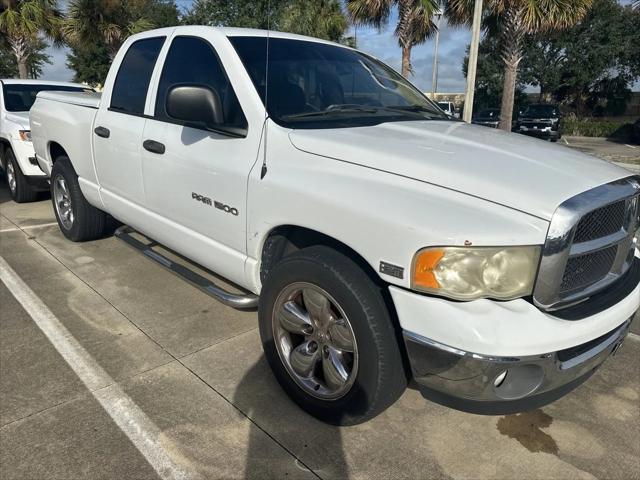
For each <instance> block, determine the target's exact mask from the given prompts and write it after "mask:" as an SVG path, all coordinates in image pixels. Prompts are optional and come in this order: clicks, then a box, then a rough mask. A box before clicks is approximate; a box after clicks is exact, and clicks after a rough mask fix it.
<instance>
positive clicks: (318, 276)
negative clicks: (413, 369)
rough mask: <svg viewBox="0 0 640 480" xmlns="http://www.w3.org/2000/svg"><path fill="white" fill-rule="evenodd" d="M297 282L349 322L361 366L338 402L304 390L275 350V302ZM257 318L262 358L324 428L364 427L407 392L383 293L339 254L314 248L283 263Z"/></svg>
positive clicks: (264, 290)
mask: <svg viewBox="0 0 640 480" xmlns="http://www.w3.org/2000/svg"><path fill="white" fill-rule="evenodd" d="M297 282H307V283H312V284H314V285H316V286H318V287H320V288H321V289H323V290H325V291H326V292H327V293H329V294H330V295H331V296H332V297H333V298H334V299H335V300H336V302H337V303H338V304H339V305H340V306H341V308H342V309H343V310H344V312H345V314H346V316H347V317H348V318H349V322H350V324H351V327H352V330H353V334H354V336H355V340H356V343H357V349H358V358H359V360H358V363H359V366H358V369H357V372H356V375H355V380H354V383H353V385H352V387H351V388H350V390H349V391H348V392H347V393H346V394H344V395H343V396H342V397H340V398H338V399H335V400H326V399H319V398H317V397H314V396H312V395H310V394H309V393H307V392H306V391H305V390H303V388H302V387H300V386H299V385H298V383H296V381H295V380H294V379H293V377H292V376H291V375H290V374H289V372H288V370H287V368H286V367H285V365H284V363H283V361H282V360H281V359H280V356H279V354H278V350H277V347H276V346H275V344H274V329H273V323H272V318H273V315H274V308H275V306H276V301H277V299H278V297H279V295H280V292H282V291H283V290H284V289H286V288H287V287H288V286H290V285H292V284H294V283H297ZM258 317H259V322H260V336H261V339H262V344H263V348H264V352H265V355H266V357H267V360H268V362H269V365H270V366H271V369H272V370H273V372H274V374H275V376H276V378H277V380H278V382H279V383H280V385H281V386H282V388H283V389H284V390H285V392H286V393H287V394H288V395H289V396H290V397H291V399H292V400H293V401H294V402H296V403H297V404H298V405H299V406H300V407H301V408H302V409H303V410H305V411H306V412H307V413H309V414H311V415H313V416H314V417H316V418H318V419H320V420H322V421H324V422H327V423H331V424H334V425H354V424H358V423H362V422H364V421H366V420H368V419H370V418H373V417H375V416H376V415H378V414H379V413H381V412H382V411H384V410H385V409H386V408H388V407H389V406H390V405H392V404H393V403H394V402H395V401H396V400H397V399H398V397H400V395H401V394H402V393H403V392H404V390H405V388H406V386H407V372H406V370H405V367H404V363H403V357H402V353H401V347H400V344H399V340H398V337H397V335H396V329H395V328H394V325H393V321H392V317H391V315H390V313H389V309H388V307H387V305H386V303H385V300H384V297H383V294H382V290H381V287H379V286H378V285H376V284H375V283H374V282H373V281H372V279H371V278H370V277H369V276H368V275H367V274H366V273H365V272H364V271H363V270H362V269H361V268H360V267H359V266H358V265H357V264H356V263H355V262H353V261H352V260H350V259H349V258H348V257H347V256H345V255H343V254H342V253H339V252H337V251H336V250H333V249H331V248H328V247H324V246H314V247H309V248H305V249H303V250H300V251H298V252H295V253H293V254H291V255H290V256H287V257H285V258H284V259H283V260H282V261H281V262H280V263H279V264H277V265H276V266H275V267H274V268H273V270H271V272H270V273H269V275H268V278H267V279H266V281H265V283H264V285H263V288H262V292H261V294H260V303H259V311H258Z"/></svg>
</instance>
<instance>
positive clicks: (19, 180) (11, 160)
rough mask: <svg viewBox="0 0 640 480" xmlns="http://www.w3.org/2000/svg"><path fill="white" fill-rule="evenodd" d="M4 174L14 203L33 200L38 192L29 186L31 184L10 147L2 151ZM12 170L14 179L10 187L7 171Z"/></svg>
mask: <svg viewBox="0 0 640 480" xmlns="http://www.w3.org/2000/svg"><path fill="white" fill-rule="evenodd" d="M3 167H4V174H5V177H6V179H7V187H8V188H9V193H10V194H11V198H12V199H13V201H14V202H16V203H27V202H33V201H35V200H36V198H37V197H38V192H37V191H35V190H34V189H33V188H31V185H29V183H28V182H27V179H26V178H25V176H24V175H23V174H22V170H20V166H19V165H18V162H17V160H16V157H15V155H14V154H13V150H12V149H11V148H10V147H7V149H6V150H5V151H4V165H3ZM10 170H11V171H12V172H13V179H14V181H15V187H14V188H11V185H10V180H9V177H10V174H9V171H10Z"/></svg>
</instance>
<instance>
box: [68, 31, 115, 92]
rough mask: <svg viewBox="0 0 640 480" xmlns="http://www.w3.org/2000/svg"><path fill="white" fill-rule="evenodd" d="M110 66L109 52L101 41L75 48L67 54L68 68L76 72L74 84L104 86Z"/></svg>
mask: <svg viewBox="0 0 640 480" xmlns="http://www.w3.org/2000/svg"><path fill="white" fill-rule="evenodd" d="M110 65H111V58H110V57H109V50H108V49H107V46H106V45H105V44H104V42H101V41H94V42H92V43H87V44H85V45H78V46H74V47H72V48H71V52H70V53H69V54H67V67H69V68H70V69H71V70H73V71H74V76H73V81H74V82H81V83H87V84H89V85H92V86H94V87H97V86H100V85H104V81H105V79H106V78H107V73H109V67H110Z"/></svg>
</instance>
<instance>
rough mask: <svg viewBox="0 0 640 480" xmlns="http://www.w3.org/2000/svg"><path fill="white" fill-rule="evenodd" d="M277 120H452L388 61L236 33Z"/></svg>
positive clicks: (340, 123) (342, 123)
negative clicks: (383, 61) (382, 61)
mask: <svg viewBox="0 0 640 480" xmlns="http://www.w3.org/2000/svg"><path fill="white" fill-rule="evenodd" d="M229 40H230V41H231V43H232V44H233V46H234V47H235V49H236V51H237V52H238V55H239V57H240V59H241V60H242V62H243V64H244V66H245V68H246V69H247V72H249V76H250V77H251V80H252V81H253V84H254V85H255V87H256V90H257V91H258V93H259V94H260V97H261V98H262V101H263V102H264V101H265V92H266V94H267V97H268V99H267V113H268V115H269V117H271V118H272V119H273V120H274V121H275V122H276V123H278V124H280V125H283V126H286V127H290V128H336V127H353V126H363V125H375V124H378V123H382V122H391V121H407V120H428V119H438V120H446V119H447V117H446V116H445V115H444V114H443V113H442V112H441V111H440V110H439V109H438V108H437V107H436V106H435V105H434V104H433V103H432V102H431V101H430V100H428V99H427V98H426V97H425V96H424V95H423V94H422V93H421V92H420V91H419V90H417V89H416V88H415V87H414V86H412V85H411V84H410V83H409V82H407V81H406V80H405V79H404V78H403V77H402V76H400V75H399V74H398V73H396V72H395V71H393V70H392V69H391V68H389V67H387V66H386V65H384V64H383V63H381V62H379V61H377V60H375V59H373V58H371V57H369V56H367V55H365V54H363V53H360V52H357V51H355V50H351V49H348V48H342V47H338V46H335V45H328V44H324V43H318V42H309V41H302V40H290V39H283V38H270V39H268V42H269V52H268V62H269V66H268V71H269V79H268V85H267V82H266V81H265V79H266V76H267V75H266V70H267V63H266V59H267V38H266V37H230V38H229Z"/></svg>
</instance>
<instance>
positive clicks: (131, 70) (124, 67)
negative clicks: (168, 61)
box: [111, 37, 165, 115]
mask: <svg viewBox="0 0 640 480" xmlns="http://www.w3.org/2000/svg"><path fill="white" fill-rule="evenodd" d="M164 40H165V37H154V38H145V39H143V40H138V41H137V42H134V43H133V44H132V45H131V46H130V47H129V50H127V53H126V54H125V56H124V59H123V60H122V64H121V65H120V69H119V70H118V75H117V76H116V81H115V83H114V85H113V91H112V93H111V110H115V111H118V112H122V113H129V114H132V115H142V114H144V104H145V101H146V99H147V90H149V83H150V81H151V74H152V73H153V68H154V67H155V64H156V60H157V59H158V54H159V53H160V49H161V48H162V45H163V44H164Z"/></svg>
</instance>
